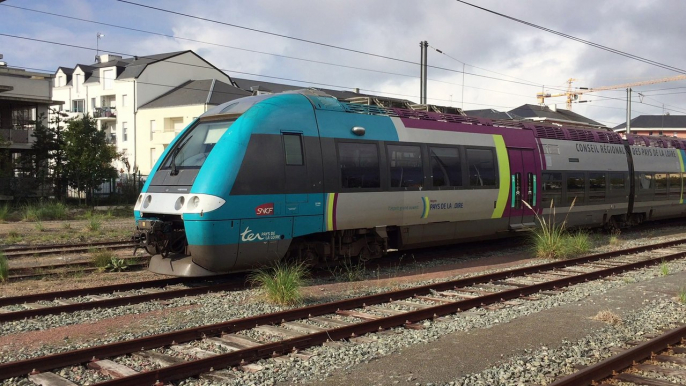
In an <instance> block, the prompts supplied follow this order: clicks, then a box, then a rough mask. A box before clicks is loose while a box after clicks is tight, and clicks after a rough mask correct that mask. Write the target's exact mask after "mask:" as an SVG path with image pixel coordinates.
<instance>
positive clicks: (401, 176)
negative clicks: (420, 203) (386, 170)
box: [388, 145, 424, 188]
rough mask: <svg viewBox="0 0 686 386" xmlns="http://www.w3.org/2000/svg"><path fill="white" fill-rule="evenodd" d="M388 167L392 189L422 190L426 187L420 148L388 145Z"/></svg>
mask: <svg viewBox="0 0 686 386" xmlns="http://www.w3.org/2000/svg"><path fill="white" fill-rule="evenodd" d="M388 165H389V167H390V178H391V188H421V187H422V186H423V185H424V168H423V167H422V151H421V148H420V147H419V146H408V145H388Z"/></svg>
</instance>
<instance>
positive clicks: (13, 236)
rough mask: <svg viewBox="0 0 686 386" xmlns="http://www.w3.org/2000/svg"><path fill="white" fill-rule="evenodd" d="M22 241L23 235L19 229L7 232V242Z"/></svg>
mask: <svg viewBox="0 0 686 386" xmlns="http://www.w3.org/2000/svg"><path fill="white" fill-rule="evenodd" d="M21 241H22V237H21V235H20V234H19V232H17V231H9V232H8V233H7V239H5V244H17V243H20V242H21Z"/></svg>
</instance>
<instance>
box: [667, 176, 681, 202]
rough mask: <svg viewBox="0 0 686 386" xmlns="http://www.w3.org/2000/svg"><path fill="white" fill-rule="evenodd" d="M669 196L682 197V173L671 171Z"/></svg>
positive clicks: (674, 198)
mask: <svg viewBox="0 0 686 386" xmlns="http://www.w3.org/2000/svg"><path fill="white" fill-rule="evenodd" d="M669 198H670V199H671V200H678V199H680V198H681V174H680V173H669Z"/></svg>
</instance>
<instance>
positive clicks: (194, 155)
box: [162, 121, 235, 171]
mask: <svg viewBox="0 0 686 386" xmlns="http://www.w3.org/2000/svg"><path fill="white" fill-rule="evenodd" d="M234 122H235V121H222V122H205V123H200V124H199V125H197V126H195V127H194V128H192V129H191V130H189V131H188V132H187V133H186V135H184V136H183V138H181V139H180V140H179V141H177V142H176V144H175V145H174V148H173V149H171V151H170V152H169V154H168V155H167V158H166V159H165V160H164V164H163V165H162V168H163V169H172V171H174V170H177V169H187V168H199V167H200V166H202V164H203V163H205V159H207V156H208V155H209V154H210V152H211V151H212V148H214V145H216V144H217V142H218V141H219V138H221V137H222V135H224V133H225V132H226V130H228V129H229V127H231V125H232V124H233V123H234Z"/></svg>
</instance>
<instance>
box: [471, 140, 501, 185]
mask: <svg viewBox="0 0 686 386" xmlns="http://www.w3.org/2000/svg"><path fill="white" fill-rule="evenodd" d="M466 154H467V170H468V172H469V185H470V186H471V187H472V188H474V187H495V186H496V171H495V162H494V161H495V157H493V150H491V149H466Z"/></svg>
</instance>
